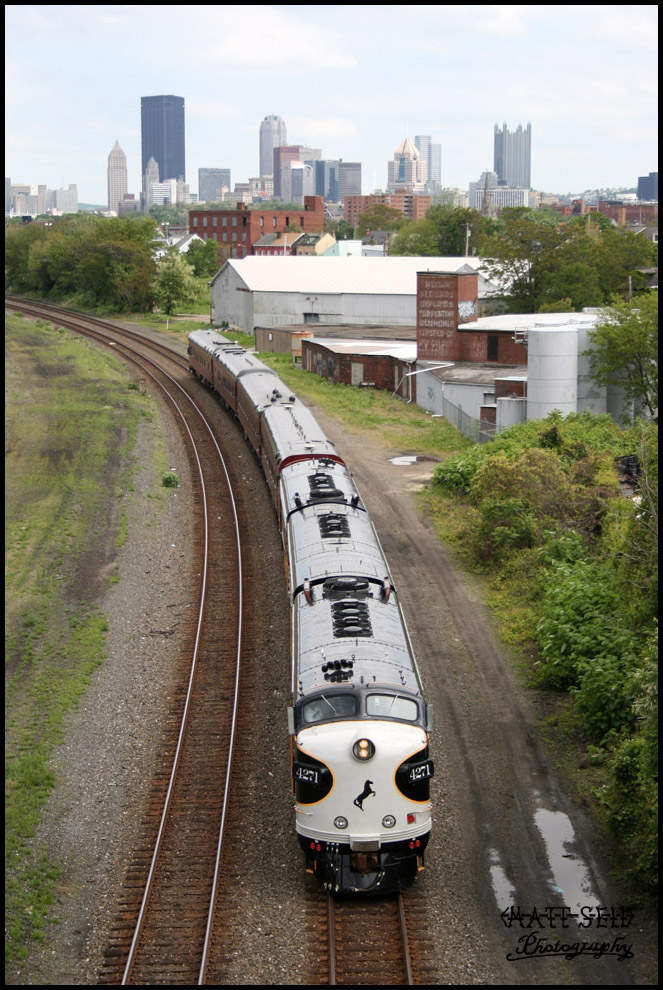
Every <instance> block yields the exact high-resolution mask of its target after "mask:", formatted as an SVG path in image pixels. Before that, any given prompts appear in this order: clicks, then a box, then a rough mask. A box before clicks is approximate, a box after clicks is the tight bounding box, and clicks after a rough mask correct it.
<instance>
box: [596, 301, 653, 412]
mask: <svg viewBox="0 0 663 990" xmlns="http://www.w3.org/2000/svg"><path fill="white" fill-rule="evenodd" d="M589 338H590V340H591V341H592V344H593V348H592V349H591V350H590V351H587V352H586V354H588V355H589V357H590V360H591V362H592V373H593V375H594V378H595V379H596V381H597V383H598V384H599V385H619V386H621V387H622V388H623V389H624V392H625V395H626V398H627V399H628V400H630V401H634V402H635V403H636V404H637V405H639V406H640V407H644V408H645V409H647V410H648V412H649V414H650V415H651V416H654V415H655V414H656V411H657V409H658V293H657V292H648V293H646V294H644V295H641V296H638V298H637V299H634V300H633V301H632V302H623V301H621V300H615V302H614V303H613V305H612V306H610V307H608V308H607V309H605V310H603V312H602V314H601V318H600V320H599V321H598V323H597V324H596V326H595V328H594V329H593V330H591V331H590V332H589Z"/></svg>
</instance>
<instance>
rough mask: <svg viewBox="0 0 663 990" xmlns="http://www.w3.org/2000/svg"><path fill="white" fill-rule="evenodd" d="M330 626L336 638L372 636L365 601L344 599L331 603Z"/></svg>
mask: <svg viewBox="0 0 663 990" xmlns="http://www.w3.org/2000/svg"><path fill="white" fill-rule="evenodd" d="M332 626H333V629H334V636H335V637H336V638H337V639H341V638H343V637H355V636H365V637H366V636H372V635H373V627H372V625H371V618H370V615H369V612H368V605H367V604H366V602H356V601H352V600H349V599H348V600H346V601H341V602H333V603H332Z"/></svg>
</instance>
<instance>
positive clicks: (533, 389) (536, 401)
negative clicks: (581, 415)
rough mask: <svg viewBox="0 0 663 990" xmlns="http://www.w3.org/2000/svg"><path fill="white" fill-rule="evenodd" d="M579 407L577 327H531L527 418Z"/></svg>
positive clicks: (566, 413)
mask: <svg viewBox="0 0 663 990" xmlns="http://www.w3.org/2000/svg"><path fill="white" fill-rule="evenodd" d="M554 409H559V411H560V412H561V413H562V414H563V415H564V416H568V415H569V414H570V413H575V412H577V411H578V330H577V328H566V327H551V328H547V327H545V328H542V327H532V328H531V329H530V331H529V334H528V358H527V419H528V420H530V419H545V418H546V416H548V415H549V414H550V413H551V412H552V411H553V410H554Z"/></svg>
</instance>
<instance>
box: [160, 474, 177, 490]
mask: <svg viewBox="0 0 663 990" xmlns="http://www.w3.org/2000/svg"><path fill="white" fill-rule="evenodd" d="M179 483H180V479H179V478H178V477H177V475H176V474H175V472H174V471H164V472H163V474H162V475H161V484H162V486H163V487H164V488H177V487H178V485H179Z"/></svg>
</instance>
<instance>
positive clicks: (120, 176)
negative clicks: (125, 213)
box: [108, 141, 128, 213]
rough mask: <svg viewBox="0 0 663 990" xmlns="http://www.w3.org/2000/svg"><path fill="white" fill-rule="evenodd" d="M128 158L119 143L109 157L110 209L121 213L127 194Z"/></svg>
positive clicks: (114, 146) (116, 143)
mask: <svg viewBox="0 0 663 990" xmlns="http://www.w3.org/2000/svg"><path fill="white" fill-rule="evenodd" d="M127 187H128V178H127V156H126V155H125V153H124V152H123V151H122V148H121V147H120V145H119V142H118V141H116V142H115V144H114V145H113V150H112V151H111V153H110V155H109V156H108V209H109V210H113V211H114V212H115V213H119V212H120V203H121V202H122V201H123V200H124V197H125V196H126V194H127Z"/></svg>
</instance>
